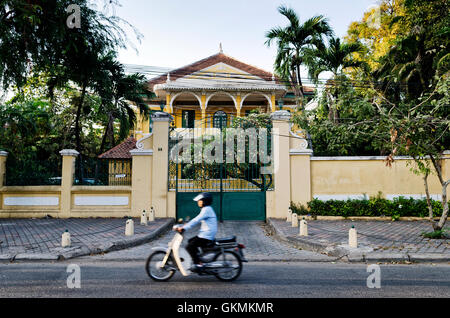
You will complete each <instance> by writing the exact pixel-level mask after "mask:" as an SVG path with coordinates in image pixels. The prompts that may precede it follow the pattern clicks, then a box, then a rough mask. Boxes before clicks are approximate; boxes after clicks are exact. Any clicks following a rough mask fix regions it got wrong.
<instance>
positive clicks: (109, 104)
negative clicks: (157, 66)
mask: <svg viewBox="0 0 450 318" xmlns="http://www.w3.org/2000/svg"><path fill="white" fill-rule="evenodd" d="M102 68H103V69H104V73H105V74H104V75H103V76H102V78H103V80H102V81H99V82H98V83H97V85H98V87H97V89H96V91H97V92H98V93H99V95H100V96H101V98H102V103H101V106H100V112H102V113H104V114H105V115H106V118H107V124H106V126H105V131H104V135H103V138H102V143H101V146H100V153H103V151H104V149H105V146H106V141H107V139H108V138H109V141H110V144H111V146H113V147H114V146H115V138H114V123H115V121H116V120H118V121H119V123H120V126H119V127H120V128H119V139H120V140H122V139H124V138H125V137H126V136H127V134H128V132H129V130H130V129H131V127H133V126H134V124H135V122H136V114H135V112H134V109H133V105H135V106H136V107H137V108H138V110H139V112H140V113H141V114H143V115H144V117H146V118H148V116H149V107H148V105H147V104H146V103H145V99H146V98H152V97H153V96H154V94H153V93H152V92H151V91H149V89H148V87H147V80H146V78H145V76H144V75H142V74H130V75H126V74H125V72H124V69H123V66H122V65H121V64H120V63H119V62H117V60H116V59H115V56H114V55H112V56H109V57H108V58H107V59H105V60H104V66H103V67H102Z"/></svg>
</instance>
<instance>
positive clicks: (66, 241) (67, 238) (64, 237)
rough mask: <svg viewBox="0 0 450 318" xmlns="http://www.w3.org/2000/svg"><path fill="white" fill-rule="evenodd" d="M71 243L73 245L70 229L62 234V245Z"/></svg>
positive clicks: (67, 245)
mask: <svg viewBox="0 0 450 318" xmlns="http://www.w3.org/2000/svg"><path fill="white" fill-rule="evenodd" d="M70 245H71V240H70V233H69V230H66V231H65V232H64V233H63V234H62V238H61V246H62V247H70Z"/></svg>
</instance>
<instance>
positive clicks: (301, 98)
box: [297, 65, 305, 110]
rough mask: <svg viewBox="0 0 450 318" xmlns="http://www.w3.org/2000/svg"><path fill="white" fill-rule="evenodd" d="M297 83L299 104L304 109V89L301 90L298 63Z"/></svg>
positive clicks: (301, 84)
mask: <svg viewBox="0 0 450 318" xmlns="http://www.w3.org/2000/svg"><path fill="white" fill-rule="evenodd" d="M297 83H298V91H299V95H300V105H301V107H302V110H304V109H305V106H304V97H305V94H304V91H303V82H302V78H301V76H300V65H297Z"/></svg>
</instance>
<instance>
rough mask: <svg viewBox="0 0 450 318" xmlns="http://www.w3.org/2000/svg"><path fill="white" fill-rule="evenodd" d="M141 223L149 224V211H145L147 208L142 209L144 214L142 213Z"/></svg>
mask: <svg viewBox="0 0 450 318" xmlns="http://www.w3.org/2000/svg"><path fill="white" fill-rule="evenodd" d="M141 225H147V213H145V210H144V211H142V215H141Z"/></svg>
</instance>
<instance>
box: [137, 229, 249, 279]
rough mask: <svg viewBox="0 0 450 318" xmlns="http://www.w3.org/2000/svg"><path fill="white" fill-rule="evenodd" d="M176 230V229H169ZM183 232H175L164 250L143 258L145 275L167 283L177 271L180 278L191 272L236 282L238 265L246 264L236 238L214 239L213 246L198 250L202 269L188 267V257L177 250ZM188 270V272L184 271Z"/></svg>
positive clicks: (155, 251)
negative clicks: (144, 260)
mask: <svg viewBox="0 0 450 318" xmlns="http://www.w3.org/2000/svg"><path fill="white" fill-rule="evenodd" d="M173 230H174V231H175V230H176V227H175V226H174V227H173ZM183 232H184V231H182V232H181V233H180V232H178V231H177V232H176V233H175V236H174V237H173V239H172V240H171V241H170V242H169V244H168V247H167V248H155V249H154V251H153V252H152V254H150V256H149V257H148V258H147V261H146V264H145V269H146V271H147V274H148V276H150V278H152V279H153V280H155V281H167V280H169V279H170V278H172V276H173V275H174V274H175V272H176V271H177V270H179V271H180V273H181V274H182V275H183V276H189V275H190V274H191V273H196V274H198V275H214V276H215V277H217V278H218V279H219V280H221V281H226V282H230V281H233V280H235V279H237V278H238V277H239V276H240V275H241V272H242V267H243V265H242V263H243V262H247V260H246V259H245V257H244V253H243V251H242V249H244V248H245V246H244V245H243V244H239V243H237V242H236V236H233V237H228V238H222V239H216V240H215V241H213V243H212V244H211V245H210V246H208V247H205V248H202V249H201V252H200V254H199V257H200V260H201V261H202V263H203V264H204V265H203V267H202V268H200V269H198V268H196V267H190V266H189V261H190V256H189V254H188V253H187V252H186V250H184V249H181V251H180V247H181V243H182V242H183V239H184V236H183ZM187 269H188V270H187Z"/></svg>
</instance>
